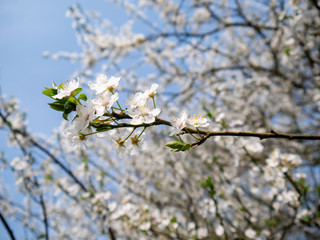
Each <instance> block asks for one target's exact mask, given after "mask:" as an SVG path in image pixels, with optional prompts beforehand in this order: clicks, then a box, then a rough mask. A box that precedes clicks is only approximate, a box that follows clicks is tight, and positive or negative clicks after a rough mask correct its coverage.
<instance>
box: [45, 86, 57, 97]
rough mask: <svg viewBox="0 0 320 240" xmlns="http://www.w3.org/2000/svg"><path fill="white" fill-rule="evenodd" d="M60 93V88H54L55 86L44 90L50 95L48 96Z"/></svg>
mask: <svg viewBox="0 0 320 240" xmlns="http://www.w3.org/2000/svg"><path fill="white" fill-rule="evenodd" d="M57 93H58V90H57V89H54V88H48V89H45V90H43V91H42V94H44V95H46V96H48V97H51V98H52V96H54V95H57Z"/></svg>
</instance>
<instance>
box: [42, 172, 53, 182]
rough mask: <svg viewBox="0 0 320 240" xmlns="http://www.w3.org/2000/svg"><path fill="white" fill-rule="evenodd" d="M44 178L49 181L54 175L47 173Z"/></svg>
mask: <svg viewBox="0 0 320 240" xmlns="http://www.w3.org/2000/svg"><path fill="white" fill-rule="evenodd" d="M44 179H45V180H48V181H49V180H52V176H51V175H49V174H48V175H45V176H44Z"/></svg>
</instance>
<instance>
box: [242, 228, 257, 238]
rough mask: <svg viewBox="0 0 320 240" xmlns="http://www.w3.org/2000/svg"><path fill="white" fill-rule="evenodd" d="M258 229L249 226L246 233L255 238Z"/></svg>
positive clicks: (247, 235)
mask: <svg viewBox="0 0 320 240" xmlns="http://www.w3.org/2000/svg"><path fill="white" fill-rule="evenodd" d="M256 234H257V233H256V231H254V230H253V229H252V228H248V229H247V230H246V231H245V232H244V235H246V237H248V238H255V237H256Z"/></svg>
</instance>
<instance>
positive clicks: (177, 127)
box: [169, 112, 188, 136]
mask: <svg viewBox="0 0 320 240" xmlns="http://www.w3.org/2000/svg"><path fill="white" fill-rule="evenodd" d="M187 120H188V113H187V112H182V114H181V116H180V117H179V118H175V119H174V120H173V122H172V127H173V130H172V131H171V133H170V135H169V136H173V135H176V134H179V133H180V132H181V130H182V129H183V128H184V127H185V126H186V123H187Z"/></svg>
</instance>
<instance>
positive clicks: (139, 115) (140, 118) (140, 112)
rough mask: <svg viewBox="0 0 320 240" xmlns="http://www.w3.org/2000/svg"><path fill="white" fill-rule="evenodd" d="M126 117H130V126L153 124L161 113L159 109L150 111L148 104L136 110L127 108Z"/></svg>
mask: <svg viewBox="0 0 320 240" xmlns="http://www.w3.org/2000/svg"><path fill="white" fill-rule="evenodd" d="M127 112H128V115H129V116H130V117H132V120H131V122H130V123H131V124H134V125H139V124H142V123H153V122H154V121H155V118H156V117H157V116H158V115H159V113H160V112H161V110H160V108H155V109H152V108H151V107H150V105H149V104H145V105H144V106H141V107H137V108H134V109H132V108H129V109H128V110H127Z"/></svg>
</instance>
